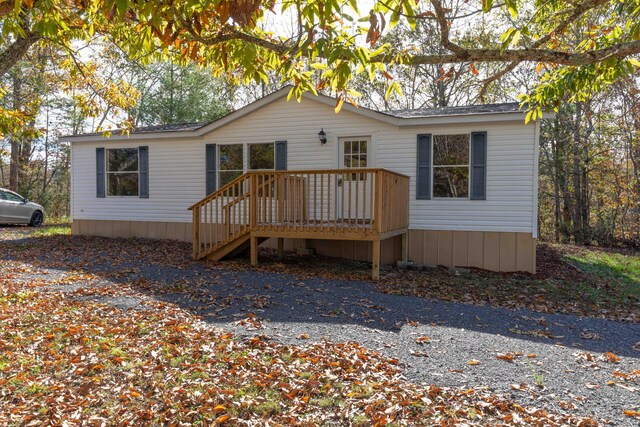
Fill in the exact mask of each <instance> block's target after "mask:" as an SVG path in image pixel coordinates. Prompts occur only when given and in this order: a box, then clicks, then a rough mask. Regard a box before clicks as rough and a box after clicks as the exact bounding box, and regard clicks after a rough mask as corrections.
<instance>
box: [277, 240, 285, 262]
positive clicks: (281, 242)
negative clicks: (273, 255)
mask: <svg viewBox="0 0 640 427" xmlns="http://www.w3.org/2000/svg"><path fill="white" fill-rule="evenodd" d="M283 256H284V239H283V238H282V237H278V258H282V257H283Z"/></svg>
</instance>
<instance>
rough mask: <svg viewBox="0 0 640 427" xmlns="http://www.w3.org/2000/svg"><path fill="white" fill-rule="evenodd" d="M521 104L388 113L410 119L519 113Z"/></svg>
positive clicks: (407, 110)
mask: <svg viewBox="0 0 640 427" xmlns="http://www.w3.org/2000/svg"><path fill="white" fill-rule="evenodd" d="M519 111H521V110H520V104H518V103H517V102H507V103H503V104H483V105H467V106H463V107H441V108H418V109H405V110H390V111H386V113H387V114H390V115H392V116H396V117H400V118H404V119H410V118H420V117H433V116H458V115H469V114H491V113H517V112H519Z"/></svg>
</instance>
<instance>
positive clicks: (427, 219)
mask: <svg viewBox="0 0 640 427" xmlns="http://www.w3.org/2000/svg"><path fill="white" fill-rule="evenodd" d="M289 90H290V88H288V87H285V88H283V89H281V90H279V91H277V92H274V93H273V94H271V95H269V96H267V97H265V98H262V99H260V100H258V101H256V102H254V103H252V104H250V105H247V106H246V107H244V108H241V109H239V110H236V111H234V112H232V113H230V114H228V115H226V116H224V117H222V118H221V119H218V120H216V121H214V122H211V123H200V124H188V125H171V126H157V127H150V128H141V129H137V130H134V131H132V132H131V133H130V134H129V135H122V134H113V135H112V136H110V137H109V138H107V137H104V136H103V135H101V134H85V135H77V136H71V137H66V138H65V140H67V141H69V142H70V143H71V153H72V161H71V192H72V195H71V218H72V232H73V234H78V235H95V236H107V237H141V238H149V239H175V240H181V241H187V242H191V243H192V244H193V256H194V258H196V259H205V258H208V259H213V260H219V259H221V258H223V257H228V256H233V255H234V254H237V253H238V252H239V251H240V250H243V249H249V250H250V252H251V261H252V263H254V264H255V263H257V262H258V246H259V245H262V246H268V247H272V248H274V249H275V248H277V249H278V250H280V251H282V250H296V249H298V248H305V249H313V250H315V252H316V253H318V254H324V255H329V256H337V257H342V258H347V259H355V260H363V261H369V262H371V263H372V275H373V276H374V277H377V275H378V272H379V266H380V264H381V263H382V264H387V263H395V262H396V261H399V260H410V261H412V262H414V263H415V264H419V265H444V266H455V267H477V268H483V269H487V270H494V271H526V272H535V268H536V238H537V200H538V194H537V184H538V139H539V135H540V127H539V126H540V124H539V121H537V122H535V123H529V124H525V122H524V113H523V112H522V111H520V110H519V108H518V104H516V103H507V104H491V105H477V106H468V107H445V108H438V109H417V110H400V111H387V112H379V111H373V110H370V109H366V108H362V107H360V108H357V107H354V106H352V105H347V104H345V105H344V106H343V108H342V111H340V113H337V114H336V113H335V111H334V107H335V103H336V101H335V99H333V98H330V97H327V96H323V95H319V96H314V95H312V94H305V95H304V96H303V97H302V99H301V101H300V102H296V101H295V100H291V101H287V95H288V93H289Z"/></svg>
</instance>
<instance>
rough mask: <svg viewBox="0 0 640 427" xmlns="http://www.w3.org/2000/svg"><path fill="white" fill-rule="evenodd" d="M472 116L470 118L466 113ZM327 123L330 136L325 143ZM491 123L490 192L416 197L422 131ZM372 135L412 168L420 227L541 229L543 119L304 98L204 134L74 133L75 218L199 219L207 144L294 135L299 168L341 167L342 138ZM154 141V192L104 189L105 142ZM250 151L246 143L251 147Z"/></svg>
mask: <svg viewBox="0 0 640 427" xmlns="http://www.w3.org/2000/svg"><path fill="white" fill-rule="evenodd" d="M463 120H464V119H463V118H461V119H460V121H461V122H463ZM321 128H324V130H325V132H326V133H327V139H328V142H327V144H326V145H323V146H322V145H320V142H319V140H318V136H317V135H318V132H319V131H320V129H321ZM471 131H487V133H488V138H487V140H488V146H487V200H482V201H477V200H476V201H470V200H415V173H416V161H415V159H416V135H417V134H419V133H432V134H438V133H459V132H471ZM369 135H370V136H371V137H372V144H373V146H374V153H373V159H372V162H373V166H378V167H385V168H389V169H392V170H395V171H397V172H400V173H404V174H406V175H409V176H410V177H411V185H410V188H411V209H410V221H411V228H414V229H431V230H468V231H473V230H482V231H514V232H533V231H534V230H535V220H534V213H535V210H536V209H535V204H536V202H535V198H536V194H535V188H536V185H537V184H536V183H535V182H534V165H535V154H536V150H535V147H536V141H535V126H534V125H524V124H523V123H520V122H510V123H492V124H487V125H480V124H477V123H476V124H473V125H465V124H464V123H460V124H458V125H455V126H451V125H448V126H438V127H434V126H415V127H403V128H398V127H396V126H393V125H390V124H386V123H382V122H379V121H377V120H374V119H371V118H368V117H364V116H362V115H360V114H356V113H352V112H347V111H343V112H341V113H340V114H337V115H336V114H335V113H334V111H333V108H332V107H331V106H329V105H326V104H323V103H321V102H316V101H313V100H310V99H304V100H303V101H302V103H297V102H295V101H291V102H286V100H285V99H281V100H278V101H275V102H273V103H272V104H269V105H268V106H266V107H264V108H262V109H259V110H257V111H255V112H253V113H250V114H249V115H247V116H245V117H243V118H240V119H239V120H237V121H235V122H232V123H230V124H228V125H226V126H224V127H221V128H219V129H216V130H214V131H213V132H211V133H209V134H207V135H205V136H204V137H202V138H193V139H190V140H184V139H182V140H177V139H168V140H157V141H154V140H145V141H136V140H133V139H132V140H130V141H124V142H115V141H109V140H105V141H103V142H74V143H73V157H72V188H73V196H72V206H73V208H72V217H73V218H74V219H94V220H99V219H109V220H131V221H166V222H189V221H191V215H190V212H189V211H188V210H187V208H188V207H189V206H190V205H191V204H193V203H194V202H196V201H198V200H200V199H201V198H202V197H203V196H204V193H205V173H204V170H205V163H204V162H205V158H204V150H205V148H204V146H205V144H207V143H216V144H234V143H250V142H256V143H257V142H273V141H277V140H286V141H287V142H288V147H287V150H288V167H289V169H290V170H300V169H325V168H335V167H337V165H338V162H337V159H338V147H337V140H338V138H339V137H347V136H369ZM139 145H148V146H149V199H139V198H135V197H106V198H103V199H98V198H96V186H95V149H96V147H135V146H139ZM245 158H246V152H245Z"/></svg>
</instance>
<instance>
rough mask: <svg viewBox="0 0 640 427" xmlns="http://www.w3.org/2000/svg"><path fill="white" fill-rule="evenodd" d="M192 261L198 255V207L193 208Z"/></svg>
mask: <svg viewBox="0 0 640 427" xmlns="http://www.w3.org/2000/svg"><path fill="white" fill-rule="evenodd" d="M192 243H193V259H198V255H200V206H196V207H195V208H193V242H192Z"/></svg>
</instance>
